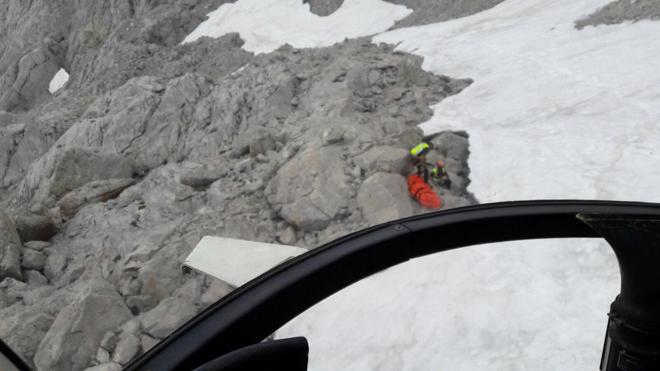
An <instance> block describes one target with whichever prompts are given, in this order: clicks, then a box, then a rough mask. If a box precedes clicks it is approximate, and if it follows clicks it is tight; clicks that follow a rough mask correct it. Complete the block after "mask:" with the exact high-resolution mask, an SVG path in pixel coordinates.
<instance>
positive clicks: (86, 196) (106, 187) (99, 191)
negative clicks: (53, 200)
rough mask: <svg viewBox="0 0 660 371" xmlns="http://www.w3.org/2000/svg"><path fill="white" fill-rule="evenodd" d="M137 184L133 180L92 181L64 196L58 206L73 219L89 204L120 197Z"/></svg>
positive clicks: (62, 212)
mask: <svg viewBox="0 0 660 371" xmlns="http://www.w3.org/2000/svg"><path fill="white" fill-rule="evenodd" d="M134 183H135V180H133V179H132V178H125V179H109V180H97V181H91V182H89V183H87V184H85V185H84V186H82V187H80V188H78V189H76V190H74V191H71V192H69V193H67V194H65V195H64V197H62V198H61V199H60V200H59V201H58V202H57V204H56V206H57V207H59V209H60V212H61V214H62V215H63V216H65V217H72V216H73V215H75V214H76V213H77V212H78V210H80V208H82V207H83V206H85V205H87V204H92V203H96V202H105V201H107V200H109V199H112V198H115V197H117V196H119V194H120V193H121V192H122V191H123V190H124V189H126V188H128V187H130V186H131V185H133V184H134Z"/></svg>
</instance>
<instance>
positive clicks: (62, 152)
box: [19, 132, 136, 207]
mask: <svg viewBox="0 0 660 371" xmlns="http://www.w3.org/2000/svg"><path fill="white" fill-rule="evenodd" d="M67 134H69V132H67ZM61 141H62V139H61ZM60 147H62V148H60ZM135 172H136V168H135V164H134V162H133V161H132V160H130V159H129V158H127V157H126V156H123V155H121V154H119V153H116V152H105V151H101V150H98V149H93V148H87V147H75V146H66V145H65V144H57V145H56V146H55V147H54V148H53V149H51V150H50V151H49V152H48V153H46V155H44V156H43V157H42V158H41V159H39V160H38V161H36V162H35V163H34V164H33V165H32V167H31V168H30V170H29V171H28V173H27V174H26V176H25V179H24V180H23V182H22V184H21V187H20V189H19V200H20V201H22V202H24V203H28V202H32V203H40V204H42V205H43V206H45V207H52V206H53V205H54V204H55V202H57V201H58V200H59V199H60V198H62V197H63V196H64V195H66V194H67V193H69V192H71V191H73V190H75V189H77V188H79V187H82V186H84V185H85V184H87V183H89V182H93V181H99V180H108V179H126V178H132V177H133V175H134V173H135Z"/></svg>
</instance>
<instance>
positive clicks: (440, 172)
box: [431, 160, 451, 189]
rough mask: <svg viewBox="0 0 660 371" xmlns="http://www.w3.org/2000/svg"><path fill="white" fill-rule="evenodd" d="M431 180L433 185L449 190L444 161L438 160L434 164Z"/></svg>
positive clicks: (449, 184)
mask: <svg viewBox="0 0 660 371" xmlns="http://www.w3.org/2000/svg"><path fill="white" fill-rule="evenodd" d="M431 179H432V180H433V183H435V184H436V185H438V186H440V187H444V188H446V189H450V188H451V179H449V174H447V169H446V168H445V162H444V161H442V160H438V161H436V162H435V167H434V168H433V170H431Z"/></svg>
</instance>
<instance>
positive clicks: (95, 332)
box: [34, 281, 131, 371]
mask: <svg viewBox="0 0 660 371" xmlns="http://www.w3.org/2000/svg"><path fill="white" fill-rule="evenodd" d="M130 318H131V312H130V311H129V310H128V308H126V305H124V301H123V300H122V298H121V296H119V294H118V293H117V291H116V290H115V288H114V287H113V286H112V285H110V284H109V283H107V282H105V281H90V282H88V283H87V285H84V289H83V290H82V291H81V292H80V293H79V294H78V296H77V297H76V298H75V300H73V302H72V303H71V304H69V305H67V306H66V307H65V308H64V309H62V311H61V312H60V313H59V314H58V315H57V317H56V318H55V321H54V322H53V325H52V326H51V327H50V329H49V330H48V333H46V336H45V337H44V338H43V340H42V341H41V344H40V345H39V349H38V350H37V352H36V355H35V357H34V364H35V365H36V367H37V369H38V370H53V371H59V370H62V371H64V370H71V371H77V370H83V369H84V368H85V367H86V366H87V365H88V364H89V362H90V361H91V360H92V357H93V356H94V355H95V352H96V350H97V349H98V347H99V344H100V343H101V340H102V338H103V335H104V334H105V333H106V332H107V331H108V330H111V329H115V328H117V327H119V326H120V325H121V324H122V323H124V322H126V321H127V320H129V319H130Z"/></svg>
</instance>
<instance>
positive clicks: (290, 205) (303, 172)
mask: <svg viewBox="0 0 660 371" xmlns="http://www.w3.org/2000/svg"><path fill="white" fill-rule="evenodd" d="M340 154H341V150H340V149H339V148H337V147H324V148H321V149H320V150H318V151H316V150H308V151H303V152H301V153H299V154H298V155H296V156H295V157H294V158H293V159H292V160H291V161H289V162H287V163H286V164H285V165H284V166H282V168H280V170H279V171H278V172H277V174H276V175H275V177H274V178H273V180H272V181H271V182H270V183H269V185H268V188H267V190H266V193H267V194H269V201H270V202H271V203H272V204H273V205H275V207H276V208H281V211H280V215H281V216H282V218H284V219H285V220H286V221H288V222H289V223H291V224H292V225H294V226H295V227H296V228H300V229H302V230H307V231H311V230H318V229H322V228H324V227H326V226H327V225H328V223H330V221H331V220H332V219H333V218H335V217H336V216H337V215H338V214H339V212H340V209H341V208H345V207H347V205H348V203H347V201H348V199H349V198H350V196H351V194H350V188H349V185H348V176H347V175H346V174H344V165H343V163H342V160H341V157H340Z"/></svg>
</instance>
